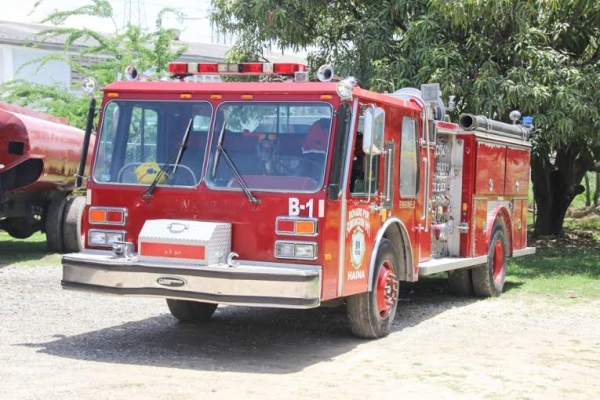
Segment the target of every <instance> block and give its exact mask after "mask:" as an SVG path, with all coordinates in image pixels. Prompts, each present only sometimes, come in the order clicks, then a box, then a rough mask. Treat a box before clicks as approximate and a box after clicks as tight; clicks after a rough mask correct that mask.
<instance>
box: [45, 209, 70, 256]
mask: <svg viewBox="0 0 600 400" xmlns="http://www.w3.org/2000/svg"><path fill="white" fill-rule="evenodd" d="M66 204H67V201H66V199H65V198H64V197H60V198H58V199H54V200H52V202H51V203H50V205H49V206H48V211H47V212H46V226H45V227H44V230H45V231H46V248H47V249H48V251H51V252H53V253H62V252H63V250H64V243H63V217H64V213H65V205H66Z"/></svg>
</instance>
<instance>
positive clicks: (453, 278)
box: [448, 269, 474, 297]
mask: <svg viewBox="0 0 600 400" xmlns="http://www.w3.org/2000/svg"><path fill="white" fill-rule="evenodd" d="M448 289H449V290H450V293H452V294H455V295H457V296H463V297H472V296H473V295H474V292H473V280H472V278H471V270H470V269H457V270H455V271H450V272H448Z"/></svg>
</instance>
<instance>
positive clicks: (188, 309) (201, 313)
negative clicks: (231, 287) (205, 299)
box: [167, 299, 218, 324]
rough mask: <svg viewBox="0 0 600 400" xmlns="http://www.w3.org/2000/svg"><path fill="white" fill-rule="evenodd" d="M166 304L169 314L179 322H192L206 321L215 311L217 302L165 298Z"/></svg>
mask: <svg viewBox="0 0 600 400" xmlns="http://www.w3.org/2000/svg"><path fill="white" fill-rule="evenodd" d="M167 306H168V307H169V311H170V312H171V315H173V316H174V317H175V318H177V319H178V320H179V321H180V322H184V323H189V324H194V323H198V322H205V321H208V320H209V319H210V317H212V315H213V314H214V313H215V310H216V309H217V306H218V304H212V303H201V302H198V301H188V300H175V299H167Z"/></svg>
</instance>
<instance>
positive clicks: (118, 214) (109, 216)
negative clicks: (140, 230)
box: [106, 211, 124, 224]
mask: <svg viewBox="0 0 600 400" xmlns="http://www.w3.org/2000/svg"><path fill="white" fill-rule="evenodd" d="M123 219H124V218H123V211H108V212H107V213H106V221H108V222H114V223H119V224H121V223H123V222H124V221H123Z"/></svg>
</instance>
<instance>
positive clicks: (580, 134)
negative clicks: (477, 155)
mask: <svg viewBox="0 0 600 400" xmlns="http://www.w3.org/2000/svg"><path fill="white" fill-rule="evenodd" d="M213 6H214V9H215V11H214V13H213V16H212V20H213V22H214V23H215V24H216V25H217V26H218V27H220V28H221V29H223V30H224V31H227V32H232V33H235V34H236V35H237V36H238V37H239V40H238V43H237V47H238V48H240V49H244V51H243V52H242V53H243V54H244V55H245V56H246V57H248V54H249V53H253V55H254V56H255V57H256V56H258V55H260V54H261V49H262V48H264V47H265V46H277V47H280V48H282V49H292V50H298V49H307V48H308V49H310V48H312V49H314V50H312V51H311V52H310V53H309V56H308V60H309V64H310V67H311V69H312V70H315V69H316V67H317V66H318V65H319V64H322V63H324V62H325V61H330V62H333V63H334V65H335V66H336V71H338V72H341V73H338V75H354V76H356V77H357V78H358V80H359V82H360V84H361V86H363V87H369V88H371V89H373V90H379V91H382V90H388V91H393V90H395V89H398V88H401V87H405V86H416V87H418V85H420V84H421V83H426V82H440V85H441V88H442V91H443V93H444V94H445V95H451V94H452V95H456V101H457V109H456V111H455V114H458V113H460V112H462V111H469V112H472V113H482V114H485V115H487V116H491V117H493V118H495V119H499V120H504V121H506V122H508V121H507V117H508V114H509V112H510V111H511V110H513V109H518V110H520V111H521V112H522V113H523V115H531V116H533V117H534V123H535V125H536V127H537V129H536V130H535V132H534V133H533V134H532V136H531V140H532V142H533V144H534V148H533V151H532V163H531V167H532V176H531V177H532V181H533V191H534V197H535V201H536V203H537V210H538V217H537V219H536V224H535V231H536V233H537V234H542V235H543V234H555V235H556V234H560V233H561V231H562V224H563V220H564V217H565V214H566V211H567V208H568V206H569V205H570V204H571V202H572V200H573V198H574V197H575V196H576V195H577V194H579V193H581V191H582V186H581V185H580V182H581V180H582V178H583V176H584V174H585V173H586V172H587V171H589V170H591V169H592V168H593V166H594V162H596V161H598V160H600V140H599V139H600V91H598V90H594V89H593V88H594V87H595V83H596V82H598V80H599V79H600V2H598V1H597V0H528V1H526V0H450V1H449V0H418V1H415V0H383V1H381V0H361V1H358V0H339V1H330V0H306V1H302V2H297V1H294V0H255V1H252V2H248V1H245V0H213Z"/></svg>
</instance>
